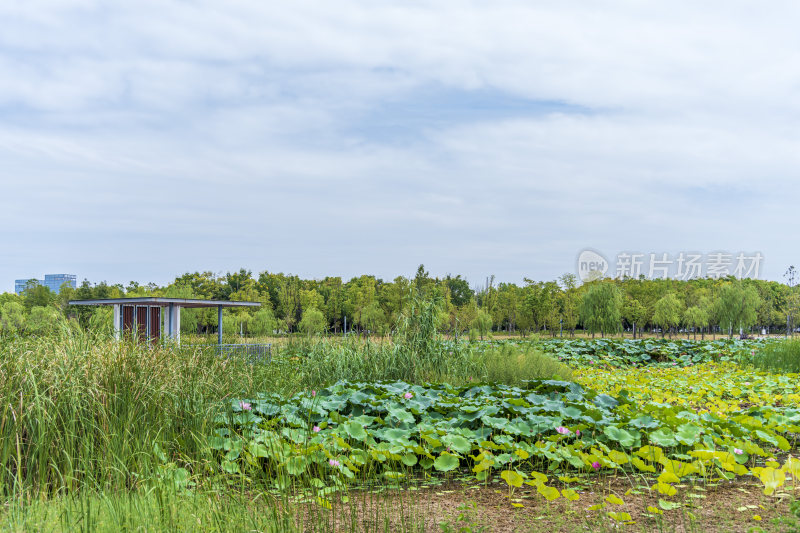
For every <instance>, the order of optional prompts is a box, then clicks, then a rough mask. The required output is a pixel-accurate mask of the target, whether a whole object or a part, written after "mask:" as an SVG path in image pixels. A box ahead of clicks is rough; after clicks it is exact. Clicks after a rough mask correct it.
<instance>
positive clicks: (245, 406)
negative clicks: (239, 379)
mask: <svg viewBox="0 0 800 533" xmlns="http://www.w3.org/2000/svg"><path fill="white" fill-rule="evenodd" d="M239 407H241V408H242V411H252V410H253V406H252V405H250V404H249V403H248V402H239Z"/></svg>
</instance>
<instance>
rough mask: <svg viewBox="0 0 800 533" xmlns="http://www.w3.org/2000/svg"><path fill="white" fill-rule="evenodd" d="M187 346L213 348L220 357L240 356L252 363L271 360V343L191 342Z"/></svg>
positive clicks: (231, 357)
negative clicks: (191, 343)
mask: <svg viewBox="0 0 800 533" xmlns="http://www.w3.org/2000/svg"><path fill="white" fill-rule="evenodd" d="M187 347H189V348H201V349H203V350H214V351H215V352H216V353H217V354H218V355H219V356H220V357H225V358H227V359H233V358H240V359H242V360H244V361H247V362H248V363H253V364H256V363H266V364H268V363H271V362H272V345H271V344H193V345H187Z"/></svg>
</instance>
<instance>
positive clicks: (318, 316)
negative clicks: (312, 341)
mask: <svg viewBox="0 0 800 533" xmlns="http://www.w3.org/2000/svg"><path fill="white" fill-rule="evenodd" d="M325 324H326V322H325V315H323V314H322V311H320V310H319V309H317V308H315V307H309V308H308V309H306V310H305V311H304V312H303V317H302V318H301V319H300V324H299V325H298V327H299V328H300V331H302V332H303V333H305V334H306V335H308V336H309V337H310V336H311V335H319V334H320V333H323V332H324V331H325Z"/></svg>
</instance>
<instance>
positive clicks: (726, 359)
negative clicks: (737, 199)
mask: <svg viewBox="0 0 800 533" xmlns="http://www.w3.org/2000/svg"><path fill="white" fill-rule="evenodd" d="M373 281H374V280H373ZM328 282H330V280H328ZM462 282H463V280H460V278H452V277H449V278H446V279H445V280H435V279H431V278H429V277H428V276H427V273H426V272H424V270H423V269H420V271H418V272H417V276H415V278H414V279H410V280H405V279H402V278H398V279H397V280H395V281H394V282H393V283H391V284H377V283H372V281H369V280H364V279H361V278H359V279H357V280H356V281H354V282H352V283H353V284H352V285H351V286H350V287H345V286H344V285H337V284H336V283H335V282H330V283H331V286H332V287H337V286H338V287H339V289H341V290H338V289H337V290H338V292H337V291H334V290H331V291H326V290H322V288H321V286H320V285H316V286H314V285H304V284H301V283H297V284H295V283H294V282H291V283H288V282H287V283H286V284H277V285H275V286H274V287H273V288H274V289H275V291H274V294H275V298H277V299H276V300H273V293H272V292H270V289H269V285H266V289H265V290H262V289H261V288H259V286H258V285H257V284H256V283H255V282H254V280H252V278H251V277H250V276H249V273H247V272H240V273H237V274H235V275H229V276H228V277H227V279H226V280H225V282H224V283H223V284H221V285H219V284H214V283H212V284H211V285H210V287H212V288H215V287H216V288H219V286H222V285H224V286H225V290H226V291H229V293H228V294H227V295H224V294H219V295H215V294H212V293H208V294H209V296H210V297H230V298H234V299H237V298H241V299H249V300H257V301H261V302H263V303H264V307H263V308H261V309H259V310H257V311H255V312H251V311H248V310H243V311H234V312H231V313H226V315H225V317H224V320H225V321H226V329H228V330H229V331H232V332H238V331H249V332H250V333H251V334H256V333H257V334H260V335H264V334H269V333H273V334H274V330H275V329H281V328H283V329H284V330H290V329H291V330H297V331H299V332H301V334H300V335H288V338H286V339H282V340H280V341H278V342H275V344H274V346H273V354H272V355H273V358H272V362H271V363H269V364H266V363H264V362H258V361H256V362H253V360H247V359H244V358H238V357H235V356H229V357H220V356H219V355H218V353H217V351H216V350H210V349H205V348H203V347H200V346H195V347H191V346H184V347H177V346H149V345H143V344H136V343H131V342H114V341H113V340H112V339H111V338H110V336H109V334H110V328H109V322H108V316H107V315H108V312H109V310H108V309H94V310H93V309H82V308H77V309H74V310H73V311H72V313H73V314H72V315H70V314H66V315H65V314H64V313H63V312H62V311H61V309H60V305H61V304H62V303H63V301H61V300H62V299H63V298H64V297H65V296H64V295H62V296H59V297H58V298H53V297H52V295H48V293H47V292H46V291H42V290H36V291H31V293H30V294H25V295H23V297H21V298H19V297H16V296H13V297H10V296H8V295H3V296H2V299H1V300H0V327H2V333H0V398H4V399H5V400H4V401H3V402H2V403H0V499H2V505H0V529H3V530H15V531H18V530H21V531H26V530H70V529H82V530H84V531H111V530H136V529H143V530H158V531H161V530H164V531H178V530H187V529H189V530H191V529H196V530H204V531H205V530H212V531H213V530H217V531H226V530H234V531H249V530H265V531H292V530H298V531H314V530H317V531H362V530H369V531H416V530H419V531H423V530H430V529H431V524H432V523H433V524H434V525H435V526H439V525H440V526H441V528H442V529H443V530H446V529H447V528H448V527H451V528H454V527H456V526H454V525H453V524H460V525H459V526H458V527H469V528H473V527H474V528H475V530H479V529H480V528H483V527H486V524H491V523H492V522H490V521H489V522H483V521H478V520H477V519H476V518H475V517H477V516H478V515H479V514H480V513H479V512H478V509H479V507H478V506H477V505H472V506H468V505H466V503H465V502H467V501H471V500H470V498H469V497H468V496H467V495H466V494H465V493H464V491H467V490H469V491H473V490H474V491H476V492H475V493H474V494H478V493H480V494H481V495H484V497H487V496H486V495H487V494H492V495H494V496H492V497H499V498H501V500H499V501H497V502H495V503H494V504H492V505H493V507H492V508H494V509H508V511H509V513H510V511H511V509H512V508H518V509H519V510H520V511H522V510H523V508H525V509H529V508H532V507H536V508H542V509H550V511H548V512H549V513H551V514H552V515H553V516H559V517H562V518H560V519H563V517H564V516H567V515H569V513H571V512H574V513H576V515H579V516H580V517H582V518H581V519H580V520H586V522H587V523H590V522H591V523H597V521H598V520H601V521H607V522H610V523H613V524H616V523H631V522H636V523H637V524H640V525H641V526H642V527H643V528H644V529H648V528H649V529H652V528H656V527H661V526H660V525H659V524H663V523H664V520H673V521H674V520H677V518H676V517H678V516H684V517H685V516H689V514H690V513H692V512H694V511H693V510H694V509H695V507H694V503H693V500H694V499H701V496H702V495H703V494H705V493H707V494H708V495H709V497H710V496H711V495H712V494H713V493H714V491H717V490H722V488H721V487H724V486H726V485H724V484H725V483H728V482H732V483H736V484H738V486H739V487H740V488H742V491H741V492H740V494H742V496H741V497H742V498H750V500H747V502H746V503H744V504H739V505H738V507H737V509H740V511H736V512H742V513H744V512H747V513H749V518H748V520H752V521H754V522H758V521H761V520H762V516H761V515H759V514H756V513H755V512H751V511H750V507H747V506H748V505H752V506H755V507H754V508H758V507H757V506H758V505H761V506H762V507H763V512H764V516H765V517H766V516H769V517H771V519H773V518H774V520H775V521H776V522H775V523H776V524H777V523H779V522H780V523H785V524H789V523H790V522H791V520H793V518H792V517H791V515H790V514H788V513H789V508H788V502H789V501H790V500H791V497H792V496H794V495H796V491H795V488H796V487H798V486H800V483H799V482H800V461H798V460H797V459H796V458H795V456H796V455H797V451H798V435H799V434H800V410H798V407H797V406H798V405H800V379H798V375H797V374H792V373H791V372H797V371H798V369H799V368H798V366H800V365H798V361H799V360H800V355H799V354H800V347H799V346H800V345H798V342H797V341H790V340H786V341H784V340H782V339H781V340H776V339H774V338H772V339H770V340H749V339H743V340H740V339H731V338H729V336H730V333H731V332H732V331H734V330H735V329H737V328H739V327H742V328H744V329H745V330H746V329H747V328H748V327H749V325H751V324H754V323H757V320H758V316H759V314H761V313H763V312H764V310H763V307H764V305H765V302H767V300H765V299H763V298H761V296H758V294H757V293H758V287H761V286H760V285H758V284H755V283H753V284H749V285H748V284H747V283H739V282H733V281H730V280H728V281H724V282H720V283H719V284H718V285H714V286H711V287H705V286H702V285H701V286H699V287H694V288H693V289H692V290H691V291H689V290H687V291H684V290H683V289H684V288H686V287H689V285H683V286H681V285H676V284H670V285H669V289H670V290H664V291H663V292H658V291H656V292H654V293H653V294H649V293H647V291H646V290H645V289H647V288H648V287H650V286H648V285H646V284H643V283H639V281H638V280H637V281H636V282H633V281H632V280H626V281H625V282H620V283H617V282H613V281H609V280H605V281H603V280H601V281H598V282H595V283H591V284H588V285H586V286H583V287H577V286H575V284H574V283H572V282H571V280H570V279H569V278H565V279H562V280H561V282H562V285H559V284H557V283H555V282H552V283H551V282H547V283H539V282H533V281H531V280H526V286H525V287H523V288H517V289H515V288H513V287H511V286H507V285H504V284H501V286H500V287H498V288H496V289H495V288H493V287H490V288H489V289H486V290H483V291H477V292H473V291H471V290H469V287H468V286H466V287H464V283H462ZM315 283H317V282H315ZM628 283H630V284H628ZM200 287H204V285H202V284H199V285H198V288H200ZM100 288H101V287H100V286H98V287H87V286H84V287H83V288H82V289H79V290H84V289H85V291H84V294H85V293H87V291H96V290H100ZM329 288H331V287H329ZM663 288H664V287H662V289H663ZM206 289H207V288H206ZM206 289H203V290H206ZM318 289H319V290H318ZM350 289H353V291H352V292H351V290H350ZM103 290H107V291H109V292H112V293H113V291H114V290H116V289H112V288H109V287H105V288H104V289H103ZM161 290H162V289H159V288H157V287H148V288H145V289H142V288H141V287H132V288H131V291H132V292H135V291H138V292H144V293H147V294H153V293H156V292H159V291H161ZM195 290H196V288H193V287H190V286H188V285H182V286H179V285H172V286H170V287H167V288H166V289H164V290H163V291H164V293H169V294H172V295H174V294H176V293H177V294H180V295H183V296H193V295H196V293H195V292H194V291H195ZM208 290H211V289H208ZM126 292H127V291H126ZM127 293H128V294H130V293H129V292H127ZM108 295H112V294H108ZM754 295H756V297H754ZM48 299H49V300H48ZM295 300H296V302H297V305H296V306H295V307H291V306H288V307H287V305H288V304H287V303H286V302H290V301H295ZM48 301H49V303H48ZM775 301H776V302H777V300H775ZM42 302H44V303H45V305H38V304H40V303H42ZM273 302H277V305H275V304H274V303H273ZM281 302H283V303H281ZM348 302H349V303H348ZM349 305H352V306H353V307H349V308H348V306H349ZM331 309H335V310H336V311H335V314H339V316H342V317H344V316H345V315H344V312H345V309H349V311H348V313H351V314H348V315H346V316H348V317H351V319H349V320H352V322H348V330H349V329H350V325H351V324H355V326H354V327H355V328H356V331H359V330H361V331H363V332H365V333H366V332H367V331H369V332H373V333H380V334H382V335H383V336H382V337H376V336H374V335H372V336H371V335H368V334H364V335H354V334H349V335H346V336H340V335H324V334H323V333H325V332H326V331H328V330H333V332H335V331H336V329H337V328H338V327H339V326H337V325H336V322H335V321H333V319H332V315H331V314H330V313H331ZM498 309H505V310H506V311H507V310H513V312H512V313H511V314H502V313H501V314H498V313H497V310H498ZM506 311H504V313H505V312H506ZM186 312H187V314H186V318H185V320H184V321H183V322H185V323H188V324H189V325H188V327H189V328H190V330H191V332H192V333H193V334H197V333H201V332H210V328H211V324H214V320H215V317H214V316H206V314H208V315H211V314H213V313H205V312H204V311H192V312H189V310H186ZM770 312H774V308H773V311H770ZM773 314H774V313H773ZM754 316H755V317H756V322H753V320H754V319H753V317H754ZM712 317H713V318H712ZM626 321H627V322H629V323H630V324H631V325H633V324H647V325H658V326H660V327H661V329H662V332H663V334H662V336H666V334H667V333H669V335H670V337H671V338H670V339H666V338H661V339H658V338H644V339H638V340H633V339H627V338H619V337H617V338H610V337H607V336H608V335H611V334H613V333H614V332H616V331H618V330H619V328H620V327H621V326H622V325H623V324H624V323H626ZM715 321H716V323H717V324H718V325H723V326H724V327H723V331H724V333H725V335H724V337H723V338H722V339H719V340H705V341H699V342H698V341H694V340H688V338H675V334H676V333H678V331H677V330H678V329H679V328H681V327H687V326H688V327H691V328H694V329H695V332H697V329H701V331H700V333H701V336H702V334H703V330H702V328H705V327H706V326H707V325H708V324H712V323H714V322H715ZM578 323H582V324H583V326H584V327H585V328H587V330H588V331H593V332H597V333H600V337H598V338H595V339H586V338H584V339H571V338H566V339H565V338H551V337H550V336H547V335H546V333H550V334H551V335H553V334H554V333H555V332H556V329H555V328H556V327H563V328H564V331H565V333H567V334H569V331H571V329H572V328H574V327H575V326H576V325H577V324H578ZM725 324H727V325H725ZM493 325H495V326H496V325H500V327H505V328H507V329H512V330H513V329H517V331H524V332H525V333H526V336H524V337H523V336H519V337H514V338H512V339H504V340H495V339H497V336H496V335H493V334H492V329H493ZM341 326H343V323H342V324H341ZM465 328H472V330H473V331H472V332H471V334H470V337H471V338H470V339H469V340H468V339H466V338H465V337H464V336H463V332H464V331H465ZM536 332H539V333H536ZM529 334H530V335H529ZM229 335H231V336H232V335H235V333H229ZM187 336H188V335H187ZM482 336H483V337H484V338H486V337H489V340H477V339H478V338H481V337H482ZM688 336H689V334H688V333H687V337H688ZM620 484H627V488H626V489H624V490H621V491H620V490H617V489H618V487H619V485H620ZM444 487H447V488H446V489H445V488H444ZM453 487H456V488H455V489H454V488H453ZM440 488H441V490H440ZM414 491H423V492H424V494H425V495H426V497H425V498H421V497H415V496H414V495H413V492H414ZM431 491H436V492H431ZM455 491H462V492H460V493H459V494H462V496H460V498H463V499H460V500H458V501H455V502H454V501H447V502H445V503H444V504H443V506H442V508H441V509H437V508H426V507H424V506H425V505H427V504H428V503H427V502H430V501H431V496H432V495H437V496H443V497H444V496H447V495H449V494H452V493H454V492H455ZM484 491H485V492H484ZM497 491H499V492H500V495H499V496H497ZM593 493H596V494H598V495H600V500H599V501H597V500H596V499H594V496H592V494H593ZM409 495H410V496H409ZM754 495H757V496H758V498H759V499H758V500H755V499H753V498H755V496H754ZM635 498H639V499H638V500H636V501H638V502H639V503H637V504H636V505H637V506H638V507H634V506H633V504H632V503H631V502H633V501H634V499H635ZM764 498H766V500H765V499H764ZM765 502H767V503H768V502H773V503H774V504H771V505H772V507H769V508H768V507H766V506H765V505H764V504H765ZM481 505H483V504H481ZM554 505H560V506H562V507H559V508H558V509H559V511H558V512H556V511H555V509H556V507H551V506H554ZM538 506H543V507H538ZM572 508H574V509H575V511H571V510H570V509H572ZM442 509H452V510H453V512H452V513H450V514H447V513H448V512H449V511H444V510H442ZM480 509H481V512H483V510H485V509H486V507H480ZM741 509H744V510H745V511H741ZM778 509H780V510H781V511H780V512H783V513H784V514H786V516H782V515H780V514H779V513H778V511H777V510H778ZM459 511H460V512H459ZM768 512H769V513H771V514H768ZM565 513H566V515H565ZM687 513H689V514H687ZM432 516H433V517H434V518H433V520H434V521H433V522H431V520H432V518H431V517H432ZM509 516H516V515H512V514H509ZM756 517H757V518H756ZM547 520H548V521H550V523H551V522H552V520H551V519H550V518H548V519H547ZM553 520H555V518H553ZM781 521H783V522H781ZM736 523H737V524H738V523H739V522H736ZM542 524H544V522H542ZM575 527H583V526H582V525H580V526H576V524H575V523H574V522H570V523H568V524H567V525H565V526H564V528H563V529H565V530H570V529H572V530H574V529H575ZM613 528H614V526H612V525H609V529H613ZM530 529H531V530H538V529H536V528H535V527H531V528H530ZM545 529H546V527H545ZM523 530H524V528H523Z"/></svg>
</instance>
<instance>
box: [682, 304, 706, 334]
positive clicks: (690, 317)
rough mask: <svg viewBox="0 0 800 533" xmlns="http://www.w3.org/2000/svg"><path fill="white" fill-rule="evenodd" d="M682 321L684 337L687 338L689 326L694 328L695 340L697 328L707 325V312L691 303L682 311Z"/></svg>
mask: <svg viewBox="0 0 800 533" xmlns="http://www.w3.org/2000/svg"><path fill="white" fill-rule="evenodd" d="M683 323H684V324H686V338H687V339H688V338H689V328H692V330H694V339H695V340H697V328H700V329H702V328H705V327H706V326H708V312H707V311H706V310H705V309H703V308H702V307H700V306H697V305H693V306H692V307H688V308H687V309H686V311H684V312H683Z"/></svg>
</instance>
